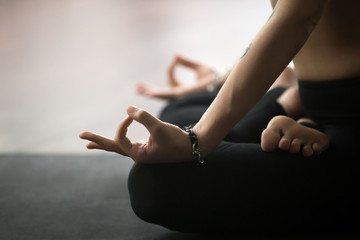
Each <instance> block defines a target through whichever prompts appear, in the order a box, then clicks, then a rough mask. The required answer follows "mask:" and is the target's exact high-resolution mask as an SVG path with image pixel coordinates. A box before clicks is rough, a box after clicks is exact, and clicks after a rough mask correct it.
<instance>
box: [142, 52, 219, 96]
mask: <svg viewBox="0 0 360 240" xmlns="http://www.w3.org/2000/svg"><path fill="white" fill-rule="evenodd" d="M178 66H182V67H185V68H188V69H190V70H192V71H194V73H195V74H196V80H195V81H194V83H193V84H192V85H184V84H181V83H180V81H178V79H176V77H175V68H176V67H178ZM214 74H215V70H214V69H212V68H211V67H208V66H205V65H203V64H200V63H197V62H194V61H191V60H188V59H186V58H184V57H182V56H179V55H176V56H175V57H174V58H173V60H172V62H171V64H170V65H169V67H168V71H167V82H168V85H169V87H170V88H169V89H159V88H157V87H151V86H149V85H147V84H144V83H139V84H137V85H136V91H137V92H138V93H139V94H143V95H145V96H147V97H152V98H161V99H175V98H179V97H182V96H184V95H187V94H190V93H194V92H199V91H205V90H206V89H207V87H208V85H209V84H211V80H212V78H213V77H214Z"/></svg>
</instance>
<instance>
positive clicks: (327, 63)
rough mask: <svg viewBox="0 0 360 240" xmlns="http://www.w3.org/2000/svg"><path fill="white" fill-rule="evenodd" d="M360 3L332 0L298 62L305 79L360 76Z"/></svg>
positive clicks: (300, 73) (356, 0) (299, 72)
mask: <svg viewBox="0 0 360 240" xmlns="http://www.w3.org/2000/svg"><path fill="white" fill-rule="evenodd" d="M359 10H360V1H358V0H329V1H328V2H327V4H326V7H325V8H324V11H323V14H322V16H321V19H320V21H319V22H318V24H317V26H316V28H315V29H314V31H313V32H312V34H311V36H310V37H309V39H308V41H307V42H306V44H305V45H304V47H303V48H302V50H301V51H300V52H299V54H298V55H297V56H296V58H295V59H294V64H295V67H296V69H297V74H298V76H299V77H300V78H302V79H304V80H305V79H313V80H329V79H340V78H347V77H354V76H360V17H359Z"/></svg>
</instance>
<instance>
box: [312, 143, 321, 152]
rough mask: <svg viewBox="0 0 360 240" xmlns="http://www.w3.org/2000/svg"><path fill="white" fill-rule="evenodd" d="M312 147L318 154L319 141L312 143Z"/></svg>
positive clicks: (319, 149) (319, 150)
mask: <svg viewBox="0 0 360 240" xmlns="http://www.w3.org/2000/svg"><path fill="white" fill-rule="evenodd" d="M312 149H313V151H314V153H315V154H320V153H321V152H322V149H321V146H320V144H319V143H317V142H316V143H313V145H312Z"/></svg>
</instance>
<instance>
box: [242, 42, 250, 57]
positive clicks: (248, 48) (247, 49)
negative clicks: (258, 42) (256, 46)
mask: <svg viewBox="0 0 360 240" xmlns="http://www.w3.org/2000/svg"><path fill="white" fill-rule="evenodd" d="M251 45H252V43H250V44H249V46H248V47H247V48H246V50H245V52H244V54H243V55H242V56H241V58H243V57H245V55H246V54H247V52H248V51H249V50H250V48H251Z"/></svg>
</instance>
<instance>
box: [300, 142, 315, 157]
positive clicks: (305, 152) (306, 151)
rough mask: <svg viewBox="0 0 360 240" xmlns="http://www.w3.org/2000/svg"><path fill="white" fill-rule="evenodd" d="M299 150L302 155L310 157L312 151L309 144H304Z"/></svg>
mask: <svg viewBox="0 0 360 240" xmlns="http://www.w3.org/2000/svg"><path fill="white" fill-rule="evenodd" d="M301 152H302V155H303V156H304V157H310V156H312V155H313V153H314V151H313V150H312V148H311V146H310V145H305V146H304V147H303V149H302V151H301Z"/></svg>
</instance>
